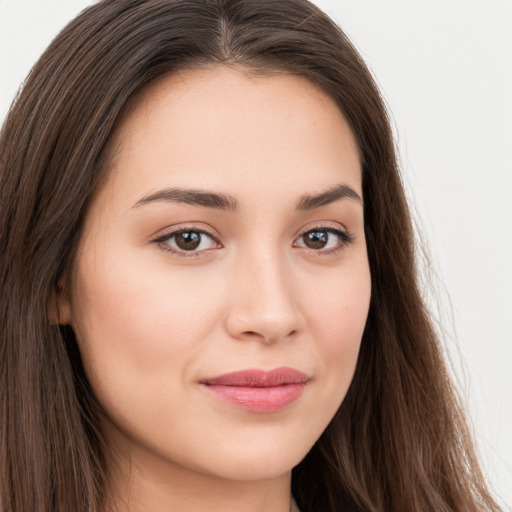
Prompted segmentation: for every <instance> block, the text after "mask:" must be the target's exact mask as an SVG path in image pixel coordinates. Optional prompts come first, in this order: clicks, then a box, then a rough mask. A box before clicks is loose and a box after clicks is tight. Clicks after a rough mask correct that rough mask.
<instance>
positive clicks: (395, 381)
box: [0, 0, 497, 512]
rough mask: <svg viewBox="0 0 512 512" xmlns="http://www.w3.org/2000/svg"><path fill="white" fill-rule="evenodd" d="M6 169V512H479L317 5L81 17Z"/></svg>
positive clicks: (45, 61) (370, 141)
mask: <svg viewBox="0 0 512 512" xmlns="http://www.w3.org/2000/svg"><path fill="white" fill-rule="evenodd" d="M0 155H1V156H0V170H1V173H0V180H1V182H0V187H1V190H2V193H3V195H4V197H5V198H6V200H4V201H2V204H1V206H0V225H1V228H0V229H1V231H0V240H1V245H0V247H1V249H0V250H1V252H2V260H1V261H2V267H1V279H2V281H1V287H2V293H3V295H2V326H3V331H2V344H1V357H0V360H1V365H2V366H1V374H0V375H1V379H2V386H1V391H0V393H1V407H2V418H5V420H4V421H3V423H2V444H1V451H0V453H1V455H0V457H1V459H0V467H1V468H2V469H1V470H0V471H1V477H0V481H1V484H0V485H1V489H2V490H1V494H0V496H1V498H0V501H1V503H2V506H3V509H4V510H6V511H9V512H11V511H17V512H18V511H29V510H41V511H48V512H49V511H52V512H53V511H61V510H62V511H65V510H66V511H67V510H77V511H79V510H84V511H85V510H87V511H102V512H103V511H110V510H119V511H130V512H135V511H138V510H154V511H158V510H169V509H171V510H189V511H196V510H246V511H253V510H267V511H276V512H280V511H281V512H283V511H287V510H291V507H296V505H295V504H294V503H293V501H292V499H291V496H292V495H293V497H294V498H295V500H296V502H297V505H298V507H299V508H300V510H302V511H303V512H307V511H329V510H332V511H340V510H354V511H359V510H372V511H396V510H436V511H443V510H445V511H448V510H450V511H452V510H453V511H458V510H460V511H462V510H497V505H496V504H495V503H494V501H493V499H492V497H491V496H490V494H489V493H488V491H487V489H486V486H485V483H484V481H483V478H482V475H481V472H480V470H479V467H478V463H477V461H476V459H475V456H474V452H473V448H472V445H471V440H470V436H469V433H468V430H467V428H466V426H465V422H464V418H463V415H462V412H461V411H460V409H459V406H458V404H457V400H456V397H455V395H454V393H453V390H452V387H451V383H450V381H449V379H448V376H447V373H446V370H445V366H444V363H443V360H442V356H441V351H440V348H439V345H438V341H437V339H436V336H435V333H434V330H433V328H432V325H431V322H430V319H429V317H428V313H427V312H426V310H425V308H424V306H423V303H422V300H421V296H420V293H419V291H418V288H417V284H416V276H415V267H414V248H413V239H412V229H411V225H410V219H409V214H408V210H407V206H406V203H405V200H404V194H403V190H402V187H401V184H400V178H399V173H398V170H397V166H396V159H395V155H394V150H393V141H392V137H391V131H390V128H389V123H388V120H387V117H386V112H385V109H384V107H383V104H382V100H381V99H380V96H379V93H378V91H377V89H376V87H375V84H374V82H373V80H372V78H371V76H370V74H369V72H368V71H367V69H366V67H365V65H364V63H363V62H362V60H361V59H360V57H359V56H358V54H357V53H356V51H355V50H354V48H353V47H352V46H351V44H350V42H349V41H348V40H347V39H346V37H345V36H344V35H343V34H342V33H341V32H340V30H339V29H338V28H337V27H336V26H335V25H334V24H333V23H332V22H331V21H330V20H329V19H328V18H327V17H326V16H325V15H323V14H322V13H321V12H320V11H318V9H317V8H315V7H314V6H313V5H311V4H309V3H308V2H305V1H302V0H286V1H279V2H276V1H269V0H263V1H261V0H258V1H256V0H252V1H249V0H238V1H227V0H211V1H207V2H205V1H202V0H195V1H194V0H183V1H178V0H176V1H162V0H149V1H142V0H137V1H136V0H128V1H126V0H123V1H120V0H119V1H118V0H113V1H103V2H100V3H98V4H97V5H95V6H93V7H91V8H90V9H88V10H86V11H85V12H84V13H83V14H81V15H80V16H79V17H78V18H77V19H76V20H75V21H73V22H72V23H71V24H70V25H69V26H68V27H67V28H66V29H65V30H64V31H63V32H62V33H61V34H60V35H59V37H58V38H57V39H56V40H55V41H54V42H53V43H52V45H51V46H50V48H49V49H48V50H47V52H46V53H45V54H44V55H43V57H42V58H41V60H40V61H39V63H38V64H37V65H36V67H35V69H34V70H33V72H32V73H31V75H30V77H29V79H28V81H27V83H26V85H25V88H24V90H23V92H22V94H21V95H20V97H19V98H18V100H17V102H16V104H15V105H14V106H13V108H12V110H11V112H10V114H9V116H8V118H7V120H6V123H5V125H4V128H3V131H2V136H1V140H0Z"/></svg>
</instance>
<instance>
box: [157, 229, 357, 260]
mask: <svg viewBox="0 0 512 512" xmlns="http://www.w3.org/2000/svg"><path fill="white" fill-rule="evenodd" d="M315 231H317V232H327V233H330V234H333V235H336V236H337V237H338V239H339V243H338V245H337V246H336V247H333V248H329V249H326V250H322V249H318V250H317V249H311V248H309V247H305V246H299V247H302V248H305V249H309V250H310V251H312V253H313V254H315V255H316V256H320V255H328V254H329V255H330V254H334V253H337V252H338V251H340V250H342V249H344V248H345V247H346V246H348V245H350V244H351V243H352V242H353V241H354V237H353V236H352V235H351V234H350V233H349V232H348V231H347V230H342V229H340V228H339V227H335V226H334V225H320V226H315V227H313V228H311V229H307V230H306V231H303V232H302V233H301V234H300V235H299V236H298V237H297V238H296V239H295V240H299V239H301V238H302V237H304V236H305V235H307V234H308V233H314V232H315ZM183 233H196V234H199V235H201V236H207V237H208V238H210V239H211V240H212V241H213V242H215V243H216V244H217V245H219V246H220V242H219V241H218V240H217V237H216V236H215V235H213V234H212V233H210V232H208V231H205V230H204V229H199V228H195V227H187V226H184V227H182V228H179V229H176V230H174V231H171V232H169V233H166V234H164V235H162V236H159V237H158V238H157V239H155V240H154V243H156V244H158V245H159V246H160V247H161V248H162V249H163V250H164V251H167V252H170V253H171V254H173V255H175V256H178V257H180V258H197V257H200V256H204V253H208V252H209V251H211V250H212V249H203V250H200V251H195V250H191V251H186V250H184V249H175V248H172V247H171V246H170V245H169V243H168V242H169V240H170V239H172V238H174V237H176V236H178V235H180V234H183ZM200 243H201V242H200ZM294 244H295V242H294ZM295 247H296V246H295Z"/></svg>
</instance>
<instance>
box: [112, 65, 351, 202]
mask: <svg viewBox="0 0 512 512" xmlns="http://www.w3.org/2000/svg"><path fill="white" fill-rule="evenodd" d="M113 147H114V148H115V151H114V157H113V159H112V162H111V166H110V177H111V181H112V179H114V180H115V181H116V182H117V183H118V185H119V186H122V182H123V181H124V180H125V179H126V180H128V182H130V186H131V188H135V189H136V188H147V187H148V186H149V187H154V188H158V187H163V186H168V185H169V183H168V181H169V180H170V179H171V180H173V181H174V184H175V185H177V186H196V187H197V184H198V183H197V180H199V182H200V185H201V186H204V187H207V188H208V187H214V188H216V189H218V190H220V189H225V188H230V187H233V186H234V185H235V182H234V181H233V179H234V178H236V180H237V181H236V182H238V181H239V180H244V181H245V183H246V184H247V185H249V186H250V187H251V188H253V189H254V190H255V191H256V189H258V185H261V183H262V180H264V179H268V178H271V179H272V182H273V184H274V186H281V187H283V186H285V187H286V189H287V190H290V191H291V192H293V190H292V189H293V186H294V184H297V185H300V184H301V183H302V181H303V180H300V179H299V178H301V177H302V178H304V177H306V176H309V178H310V181H314V180H315V179H317V180H320V181H321V180H324V181H325V182H326V183H325V184H326V185H329V182H339V181H340V180H342V181H343V180H345V181H346V180H348V181H351V185H352V186H353V187H354V188H356V189H357V191H358V192H359V193H360V177H361V172H360V162H359V157H358V150H357V145H356V143H355V140H354V137H353V135H352V132H351V130H350V127H349V126H348V123H347V122H346V121H345V119H344V118H343V115H342V113H341V111H340V109H339V108H338V106H337V104H336V103H335V101H334V100H333V99H332V98H331V97H330V96H328V95H327V94H326V93H325V92H323V91H322V90H321V89H320V88H319V87H318V86H316V85H315V84H313V83H311V82H310V81H308V80H306V79H305V78H302V77H299V76H296V75H290V74H285V73H279V74H276V73H274V74H272V75H262V74H255V73H254V72H251V71H249V70H247V69H245V68H238V67H228V66H210V67H206V68H200V69H193V70H185V71H180V72H177V73H175V74H173V75H170V76H167V77H165V78H163V79H161V80H159V81H158V82H156V83H155V84H153V85H152V86H150V87H149V88H147V89H146V90H144V91H143V92H142V93H141V94H139V95H138V96H137V97H136V98H135V99H134V100H132V102H131V103H130V104H129V105H128V107H127V109H126V110H125V113H124V115H123V117H122V119H121V121H120V123H119V126H118V129H117V131H116V133H115V135H114V137H113ZM194 180H195V182H194ZM150 181H152V183H150ZM302 184H303V185H304V184H305V183H302ZM325 184H319V188H323V187H324V186H325ZM309 185H311V183H310V184H309ZM226 192H228V191H227V190H226Z"/></svg>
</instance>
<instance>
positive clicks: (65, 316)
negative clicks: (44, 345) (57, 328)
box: [48, 277, 71, 325]
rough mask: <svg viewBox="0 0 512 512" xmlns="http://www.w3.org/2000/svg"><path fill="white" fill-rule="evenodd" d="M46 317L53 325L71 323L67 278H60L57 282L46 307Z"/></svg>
mask: <svg viewBox="0 0 512 512" xmlns="http://www.w3.org/2000/svg"><path fill="white" fill-rule="evenodd" d="M48 318H49V320H50V322H51V323H52V324H55V325H69V324H70V323H71V301H70V298H69V290H68V286H67V280H66V279H65V278H63V277H62V278H60V279H59V280H58V282H57V286H56V287H55V290H54V292H53V293H52V296H51V297H50V303H49V308H48Z"/></svg>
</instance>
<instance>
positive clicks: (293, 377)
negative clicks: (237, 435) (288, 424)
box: [200, 367, 311, 413]
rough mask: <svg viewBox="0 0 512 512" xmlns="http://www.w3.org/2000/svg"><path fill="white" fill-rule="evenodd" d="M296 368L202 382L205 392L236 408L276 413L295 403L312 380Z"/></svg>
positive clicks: (254, 371)
mask: <svg viewBox="0 0 512 512" xmlns="http://www.w3.org/2000/svg"><path fill="white" fill-rule="evenodd" d="M310 380H311V379H310V377H308V376H307V375H306V374H305V373H302V372H299V371H298V370H295V369H293V368H286V367H282V368H276V369H275V370H271V371H265V370H259V369H249V370H243V371H238V372H233V373H227V374H225V375H220V376H218V377H213V378H208V379H204V380H202V381H201V382H200V384H201V385H202V386H203V388H204V389H205V390H207V391H208V392H210V393H212V394H213V395H214V396H215V397H217V398H219V399H221V400H223V401H225V402H228V403H230V404H231V405H233V406H235V407H239V408H242V409H246V410H249V411H253V412H260V413H269V412H276V411H279V410H281V409H283V408H284V407H286V406H288V405H290V404H291V403H293V402H295V401H296V400H297V399H298V398H299V397H300V396H301V394H302V393H303V391H304V389H305V388H306V386H307V384H308V382H309V381H310Z"/></svg>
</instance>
